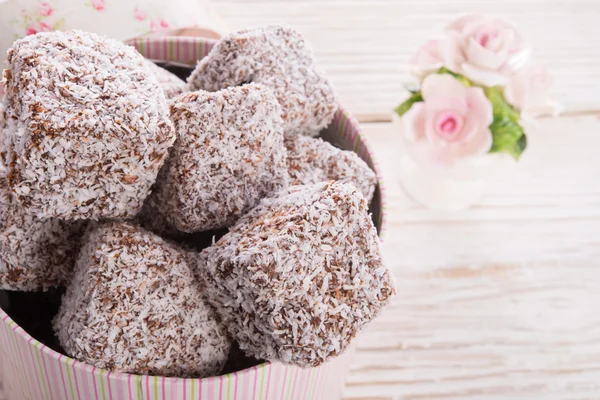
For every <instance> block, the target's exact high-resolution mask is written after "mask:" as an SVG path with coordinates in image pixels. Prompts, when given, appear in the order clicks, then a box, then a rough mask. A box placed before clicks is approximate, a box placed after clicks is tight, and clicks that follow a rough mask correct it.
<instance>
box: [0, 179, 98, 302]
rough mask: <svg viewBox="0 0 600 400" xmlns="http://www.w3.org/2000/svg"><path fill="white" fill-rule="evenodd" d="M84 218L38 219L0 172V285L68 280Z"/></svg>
mask: <svg viewBox="0 0 600 400" xmlns="http://www.w3.org/2000/svg"><path fill="white" fill-rule="evenodd" d="M86 223H87V222H86V221H60V220H57V219H48V220H44V221H42V220H39V219H37V218H36V217H34V216H31V215H27V214H26V213H24V212H23V210H22V209H21V208H20V207H19V205H18V204H17V202H16V201H15V199H14V198H13V196H12V194H11V192H10V191H9V189H8V185H7V183H6V175H5V174H3V175H1V176H0V289H4V290H21V291H33V290H46V289H49V288H51V287H56V286H65V285H67V284H68V282H69V281H70V279H71V277H72V274H73V267H74V265H75V258H76V256H77V252H78V250H79V244H80V239H81V235H82V233H83V231H84V230H85V226H86Z"/></svg>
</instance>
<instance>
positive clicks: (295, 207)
mask: <svg viewBox="0 0 600 400" xmlns="http://www.w3.org/2000/svg"><path fill="white" fill-rule="evenodd" d="M197 273H198V276H199V278H201V279H202V280H203V281H204V282H205V284H206V289H207V293H208V299H209V301H211V302H212V303H213V304H214V305H215V307H216V308H217V309H218V310H219V313H220V315H221V317H222V319H223V322H224V323H225V325H226V326H227V327H228V329H229V333H230V334H231V335H232V337H233V338H235V339H236V340H237V342H238V343H239V345H240V347H241V348H242V349H243V350H244V351H245V352H246V353H247V354H249V355H251V356H254V357H256V358H258V359H268V360H280V361H283V362H287V363H291V364H296V365H299V366H302V367H309V366H317V365H319V364H321V363H323V362H325V361H326V360H327V359H329V358H330V357H332V356H336V355H338V354H340V353H341V352H342V351H344V349H346V348H347V347H348V345H349V343H350V341H351V339H352V338H353V337H354V336H355V335H356V333H357V332H358V331H359V330H360V329H361V328H362V327H363V325H364V324H366V323H367V322H368V321H370V320H371V319H373V318H374V317H375V316H376V315H377V313H378V312H379V310H380V308H381V307H382V306H383V305H384V304H385V303H386V302H387V300H388V298H389V297H390V296H391V295H392V294H393V293H394V287H393V278H392V275H391V273H390V271H389V270H388V269H387V268H386V267H385V266H384V265H383V262H382V259H381V251H380V244H379V239H378V237H377V233H376V230H375V227H374V226H373V222H372V221H371V218H370V215H369V213H368V210H367V203H366V201H365V199H364V197H363V196H362V195H361V194H360V193H359V192H358V190H357V189H356V188H355V187H354V186H351V185H347V184H342V183H339V182H322V183H317V184H314V185H310V186H292V187H290V188H289V189H288V190H287V191H282V193H281V195H280V197H276V198H269V199H265V200H263V201H262V202H261V203H260V205H259V206H258V207H256V208H254V209H253V210H252V211H250V212H249V213H248V214H246V215H245V216H244V217H243V218H241V219H240V220H239V221H238V223H237V224H236V225H235V226H234V227H233V228H231V229H230V231H229V233H228V234H226V235H225V236H223V237H222V238H221V239H220V240H219V241H218V242H217V243H216V244H215V245H213V246H211V247H209V248H207V249H205V250H203V251H202V252H201V253H200V256H199V262H198V265H197Z"/></svg>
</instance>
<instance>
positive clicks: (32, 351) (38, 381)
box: [27, 338, 44, 399]
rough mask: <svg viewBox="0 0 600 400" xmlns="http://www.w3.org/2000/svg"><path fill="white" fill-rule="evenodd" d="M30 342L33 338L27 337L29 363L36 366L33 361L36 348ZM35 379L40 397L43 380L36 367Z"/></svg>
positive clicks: (42, 391) (42, 390)
mask: <svg viewBox="0 0 600 400" xmlns="http://www.w3.org/2000/svg"><path fill="white" fill-rule="evenodd" d="M31 342H33V338H29V340H28V341H27V343H28V344H29V354H30V355H31V363H32V364H31V365H32V366H33V367H34V368H35V367H36V365H37V364H36V362H35V354H34V353H35V351H36V350H37V349H36V348H35V347H34V346H33V344H31ZM34 376H35V378H36V379H35V380H36V381H37V386H38V390H39V396H40V399H41V398H42V393H44V389H43V388H42V386H43V382H41V376H40V374H39V372H38V371H37V368H36V369H35V375H34Z"/></svg>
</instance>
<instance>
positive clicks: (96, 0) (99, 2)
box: [92, 0, 106, 11]
mask: <svg viewBox="0 0 600 400" xmlns="http://www.w3.org/2000/svg"><path fill="white" fill-rule="evenodd" d="M105 3H106V2H105V0H92V7H94V8H95V9H96V10H97V11H104V6H105Z"/></svg>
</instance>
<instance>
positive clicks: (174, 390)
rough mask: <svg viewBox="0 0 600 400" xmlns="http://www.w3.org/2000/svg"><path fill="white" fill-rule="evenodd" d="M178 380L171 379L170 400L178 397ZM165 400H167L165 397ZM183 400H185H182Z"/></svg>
mask: <svg viewBox="0 0 600 400" xmlns="http://www.w3.org/2000/svg"><path fill="white" fill-rule="evenodd" d="M180 382H181V381H180V380H179V379H172V380H171V398H170V400H173V399H178V398H179V397H177V393H178V392H179V384H180ZM165 400H167V398H166V397H165ZM183 400H185V399H183Z"/></svg>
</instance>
